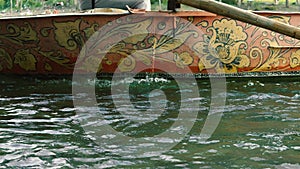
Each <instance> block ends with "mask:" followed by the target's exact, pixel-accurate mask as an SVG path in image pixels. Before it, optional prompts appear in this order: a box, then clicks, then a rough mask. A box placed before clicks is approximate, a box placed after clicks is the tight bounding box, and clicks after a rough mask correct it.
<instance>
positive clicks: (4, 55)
mask: <svg viewBox="0 0 300 169" xmlns="http://www.w3.org/2000/svg"><path fill="white" fill-rule="evenodd" d="M254 13H256V14H258V15H260V16H264V17H267V18H269V19H271V20H274V21H278V22H280V23H285V24H287V25H293V26H295V27H298V26H299V25H300V22H299V21H300V13H282V12H254ZM195 28H196V29H195ZM137 30H140V31H142V33H139V31H137ZM124 34H125V35H127V36H125V35H124ZM128 35H130V36H128ZM122 36H124V37H125V38H121V39H120V37H122ZM118 38H119V39H118ZM139 51H142V52H139ZM82 55H84V57H81V56H82ZM99 58H100V59H99ZM76 65H80V66H79V67H80V68H82V70H80V71H79V72H81V73H86V72H95V67H96V68H97V69H96V71H97V73H98V74H99V75H105V74H113V73H137V72H140V71H142V72H150V73H153V72H156V73H160V72H166V71H165V70H167V71H168V72H167V73H173V74H193V75H196V76H198V77H202V76H206V75H208V74H214V75H219V74H225V75H226V76H245V77H246V76H274V75H298V74H299V72H300V42H299V40H297V39H296V38H293V37H290V36H287V35H284V34H282V33H278V32H277V31H272V30H269V29H265V28H262V27H259V26H255V25H253V24H249V23H246V22H242V21H238V20H236V19H232V18H229V17H225V16H221V15H217V14H214V13H210V12H206V11H179V12H176V13H173V12H172V13H166V12H159V11H153V12H145V13H139V14H130V13H128V12H127V11H121V10H113V9H111V10H106V11H100V12H95V11H94V12H93V13H72V14H65V13H64V14H50V15H35V16H18V17H1V18H0V72H1V73H2V74H20V75H25V74H26V75H27V74H29V75H72V74H73V73H74V68H75V66H76ZM93 65H94V66H93ZM161 68H167V69H165V70H163V69H161ZM77 72H78V71H77Z"/></svg>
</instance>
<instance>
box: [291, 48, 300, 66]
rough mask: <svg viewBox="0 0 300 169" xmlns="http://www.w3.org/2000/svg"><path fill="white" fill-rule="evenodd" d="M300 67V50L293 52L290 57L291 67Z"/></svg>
mask: <svg viewBox="0 0 300 169" xmlns="http://www.w3.org/2000/svg"><path fill="white" fill-rule="evenodd" d="M298 66H300V50H297V51H296V52H293V53H292V55H291V57H290V67H291V68H295V67H298Z"/></svg>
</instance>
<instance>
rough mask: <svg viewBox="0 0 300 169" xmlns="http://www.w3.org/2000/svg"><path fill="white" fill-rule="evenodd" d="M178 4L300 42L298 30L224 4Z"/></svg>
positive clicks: (193, 0)
mask: <svg viewBox="0 0 300 169" xmlns="http://www.w3.org/2000/svg"><path fill="white" fill-rule="evenodd" d="M177 2H178V3H181V4H184V5H188V6H191V7H194V8H198V9H203V10H205V11H209V12H212V13H215V14H218V15H223V16H226V17H230V18H232V19H236V20H239V21H242V22H246V23H250V24H252V25H255V26H259V27H262V28H266V29H269V30H272V31H275V32H278V33H281V34H284V35H287V36H290V37H293V38H296V39H299V40H300V28H298V27H295V26H292V25H288V24H285V23H282V22H278V21H275V20H272V19H269V18H267V17H264V16H260V15H257V14H254V13H252V12H250V11H246V10H243V9H240V8H237V7H234V6H231V5H227V4H225V3H221V2H217V1H214V0H177Z"/></svg>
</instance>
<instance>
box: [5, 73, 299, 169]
mask: <svg viewBox="0 0 300 169" xmlns="http://www.w3.org/2000/svg"><path fill="white" fill-rule="evenodd" d="M226 81H227V82H226V83H227V91H226V95H227V97H226V99H227V101H226V105H225V109H224V113H223V117H222V120H221V122H220V124H219V126H218V128H217V130H216V131H215V133H214V134H213V136H212V137H211V138H210V139H209V140H207V141H200V140H199V133H200V131H201V128H202V127H203V124H204V122H205V120H206V117H207V113H208V111H209V106H210V104H211V103H210V99H211V97H212V96H211V93H210V92H211V87H210V81H209V80H208V79H198V80H197V84H186V86H184V87H183V88H184V90H180V89H179V88H178V84H177V83H176V82H175V81H174V80H172V79H165V78H161V77H158V78H157V79H156V81H155V79H152V80H151V79H150V80H149V79H145V78H142V79H140V78H138V79H135V80H134V81H129V82H126V80H125V81H120V83H118V84H113V86H112V83H111V82H110V80H109V79H98V80H96V85H95V91H96V99H97V103H98V107H99V110H101V112H102V113H103V115H104V117H105V118H106V120H107V121H109V122H110V125H111V126H112V127H113V128H114V129H115V130H117V131H119V132H124V133H125V134H126V135H128V136H131V137H144V136H154V135H157V134H159V133H161V132H163V131H164V130H165V129H166V128H168V127H169V126H170V125H172V124H173V123H174V121H176V118H177V117H178V108H179V107H180V100H181V97H180V93H181V92H186V93H189V92H191V91H190V90H189V86H190V85H197V87H198V88H199V94H200V98H197V99H198V100H199V105H200V108H198V109H196V111H198V117H197V120H196V121H195V124H194V125H193V128H192V129H191V131H190V132H189V134H188V135H187V136H186V137H185V138H184V139H183V140H182V141H181V142H180V143H179V144H178V145H176V146H175V147H174V148H173V149H172V150H170V151H168V152H166V153H163V154H161V155H158V156H154V157H144V158H135V159H128V158H124V157H121V156H118V155H114V154H113V153H111V152H110V151H109V150H108V149H106V148H103V147H101V146H99V145H97V144H96V143H95V142H93V135H92V133H89V132H85V131H84V130H83V128H82V127H81V125H80V123H79V122H78V119H79V118H84V117H81V116H78V115H77V114H76V111H75V108H74V106H73V96H72V78H71V77H52V78H48V77H47V78H45V77H38V78H36V77H24V76H1V79H0V91H1V92H0V100H1V102H0V104H1V106H0V167H1V168H8V167H11V168H22V167H23V168H28V167H36V168H45V167H46V168H50V167H57V168H60V167H61V168H63V167H65V168H83V167H96V168H109V167H114V168H119V167H130V168H131V167H135V168H145V167H155V168H157V167H169V168H184V167H185V168H201V167H203V168H291V167H294V168H299V167H300V166H299V163H300V161H299V159H300V155H299V154H300V153H299V151H300V123H299V121H300V114H299V109H300V106H299V105H300V81H299V78H298V77H293V78H243V79H242V78H227V80H226ZM124 83H126V84H128V85H129V91H122V90H120V91H118V92H117V94H115V95H112V93H111V89H112V88H114V89H116V90H117V89H118V85H123V84H124ZM73 85H74V84H73ZM75 85H76V84H75ZM128 93H129V95H126V94H128ZM153 98H162V99H161V100H157V99H153ZM114 99H115V100H117V101H119V102H118V106H115V104H116V103H114V102H113V101H114ZM128 100H129V101H130V103H131V104H132V106H128V105H126V104H122V103H128V102H127V101H128ZM158 103H159V104H160V103H162V105H163V107H162V108H161V110H162V111H160V112H159V113H154V112H156V111H154V110H150V111H149V109H151V105H152V104H158ZM119 105H122V106H119ZM191 111H195V110H193V109H191ZM120 112H121V113H120ZM151 112H152V114H151ZM140 113H143V114H140Z"/></svg>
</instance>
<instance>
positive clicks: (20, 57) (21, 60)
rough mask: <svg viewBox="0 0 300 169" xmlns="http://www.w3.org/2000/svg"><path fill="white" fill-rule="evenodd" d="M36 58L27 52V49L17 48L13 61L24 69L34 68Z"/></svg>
mask: <svg viewBox="0 0 300 169" xmlns="http://www.w3.org/2000/svg"><path fill="white" fill-rule="evenodd" d="M36 62H37V60H36V58H35V57H34V56H33V55H32V54H31V53H30V52H29V49H21V50H18V51H17V52H16V54H15V60H14V63H15V64H18V65H19V66H20V67H21V68H22V69H24V70H26V71H30V70H36Z"/></svg>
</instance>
